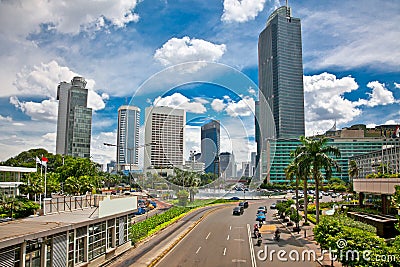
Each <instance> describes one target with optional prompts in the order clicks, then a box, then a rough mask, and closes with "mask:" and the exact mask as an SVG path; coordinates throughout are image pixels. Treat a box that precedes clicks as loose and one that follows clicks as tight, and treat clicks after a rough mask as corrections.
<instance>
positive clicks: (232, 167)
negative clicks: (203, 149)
mask: <svg viewBox="0 0 400 267" xmlns="http://www.w3.org/2000/svg"><path fill="white" fill-rule="evenodd" d="M219 164H220V171H221V175H222V176H223V177H224V178H226V179H231V178H234V177H236V163H235V156H234V154H233V152H232V153H229V152H222V153H221V154H219Z"/></svg>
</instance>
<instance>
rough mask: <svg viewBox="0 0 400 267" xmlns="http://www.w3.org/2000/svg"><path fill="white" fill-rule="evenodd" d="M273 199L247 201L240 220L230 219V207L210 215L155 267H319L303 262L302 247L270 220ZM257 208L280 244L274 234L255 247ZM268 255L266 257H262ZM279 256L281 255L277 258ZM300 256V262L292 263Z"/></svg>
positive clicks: (311, 262)
mask: <svg viewBox="0 0 400 267" xmlns="http://www.w3.org/2000/svg"><path fill="white" fill-rule="evenodd" d="M275 201H276V199H268V200H254V201H251V200H250V201H249V203H250V206H249V208H247V209H245V212H244V214H243V215H241V216H233V215H232V209H233V207H234V206H233V205H232V206H228V207H225V208H222V209H218V210H215V211H213V212H212V213H211V214H209V215H208V216H206V217H205V218H204V219H203V221H202V222H201V223H199V224H198V225H197V226H196V227H195V228H194V229H193V230H192V231H191V232H190V233H189V234H188V235H186V236H185V238H183V239H182V240H181V241H180V242H179V243H178V244H177V245H176V246H175V247H174V248H173V249H172V250H171V251H170V252H169V253H168V254H167V255H166V256H165V257H164V258H163V259H162V260H161V261H159V262H158V264H157V265H156V266H159V267H171V266H177V267H178V266H185V267H186V266H202V267H208V266H252V267H256V266H266V265H267V264H268V266H289V265H293V264H296V266H301V267H302V266H304V267H305V266H319V265H318V264H317V263H316V262H314V261H313V260H311V261H309V260H308V258H306V259H305V260H303V259H302V253H303V251H304V250H305V249H306V248H304V247H302V245H301V244H300V242H298V241H297V240H296V239H295V238H294V237H293V236H292V235H291V234H290V233H289V232H288V231H287V230H286V229H285V228H284V227H282V224H281V223H279V222H278V220H277V219H276V218H275V216H273V213H275V211H273V210H272V211H271V210H270V209H269V206H270V204H272V202H275ZM259 206H267V207H268V212H267V221H266V224H265V225H268V227H264V228H269V229H272V228H273V227H275V226H277V227H280V229H281V232H282V234H281V240H280V241H279V242H277V241H275V240H273V232H272V231H271V232H266V233H265V234H264V235H263V244H262V245H261V246H260V247H258V246H256V245H255V244H256V239H255V238H253V236H252V231H253V225H254V223H256V221H255V218H256V211H257V208H258V207H259ZM265 252H267V253H265ZM278 255H280V256H279V257H278ZM296 255H299V260H292V259H295V258H296Z"/></svg>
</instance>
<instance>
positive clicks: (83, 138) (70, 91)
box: [56, 77, 92, 158]
mask: <svg viewBox="0 0 400 267" xmlns="http://www.w3.org/2000/svg"><path fill="white" fill-rule="evenodd" d="M85 87H86V81H85V79H84V78H83V77H74V78H73V79H72V81H71V83H67V82H61V83H60V84H59V85H58V87H57V100H59V103H58V120H57V140H56V153H57V154H62V155H70V156H74V157H81V158H89V157H90V139H91V134H92V109H91V108H88V107H87V98H88V89H86V88H85Z"/></svg>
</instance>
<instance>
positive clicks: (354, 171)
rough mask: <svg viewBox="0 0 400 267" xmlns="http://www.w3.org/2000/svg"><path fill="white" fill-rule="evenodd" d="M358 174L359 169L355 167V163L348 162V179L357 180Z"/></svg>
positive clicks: (353, 161)
mask: <svg viewBox="0 0 400 267" xmlns="http://www.w3.org/2000/svg"><path fill="white" fill-rule="evenodd" d="M359 172H360V168H359V167H358V166H357V162H356V161H355V160H350V163H349V170H348V173H349V176H350V178H351V179H354V178H355V179H357V178H358V173H359Z"/></svg>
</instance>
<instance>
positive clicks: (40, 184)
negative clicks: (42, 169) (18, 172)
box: [19, 172, 44, 199]
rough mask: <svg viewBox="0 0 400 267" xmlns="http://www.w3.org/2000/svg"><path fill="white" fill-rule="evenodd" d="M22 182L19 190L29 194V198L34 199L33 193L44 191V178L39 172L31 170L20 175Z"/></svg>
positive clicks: (38, 193) (37, 193)
mask: <svg viewBox="0 0 400 267" xmlns="http://www.w3.org/2000/svg"><path fill="white" fill-rule="evenodd" d="M21 181H22V182H23V184H21V185H20V186H19V190H20V192H21V193H22V194H24V195H29V199H34V197H35V195H40V194H43V193H44V180H43V177H42V175H40V173H39V172H31V173H29V174H26V175H24V176H23V177H22V180H21Z"/></svg>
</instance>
